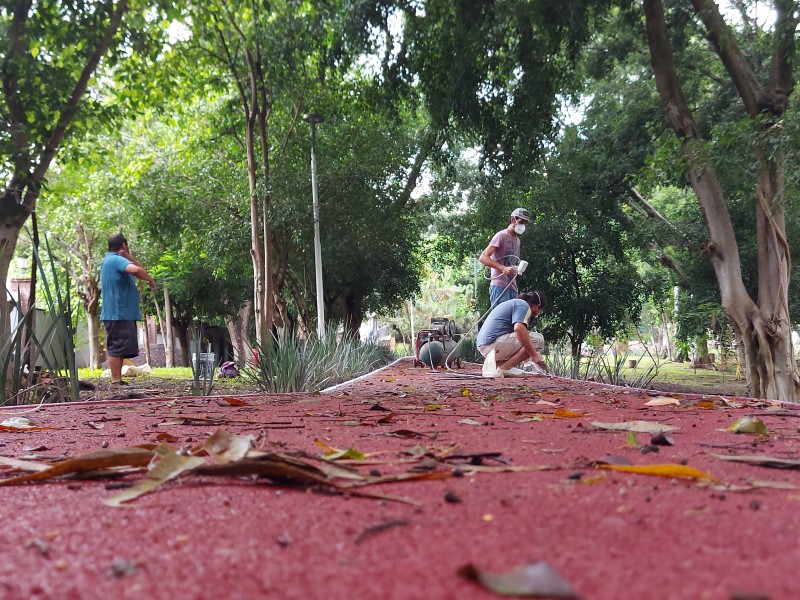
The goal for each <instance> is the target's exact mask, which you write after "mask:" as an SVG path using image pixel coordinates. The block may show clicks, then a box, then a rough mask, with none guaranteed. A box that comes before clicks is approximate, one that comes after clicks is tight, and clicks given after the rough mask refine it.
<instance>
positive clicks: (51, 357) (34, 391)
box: [0, 235, 80, 405]
mask: <svg viewBox="0 0 800 600" xmlns="http://www.w3.org/2000/svg"><path fill="white" fill-rule="evenodd" d="M31 238H32V240H33V239H34V236H33V235H31ZM44 241H45V256H44V257H42V255H41V253H40V252H39V247H38V243H36V242H34V243H32V244H31V248H32V250H33V252H32V257H31V260H32V261H33V265H32V266H33V267H34V268H35V269H36V270H37V271H38V273H39V284H40V288H41V290H42V296H43V298H44V301H45V304H46V306H47V312H48V313H49V314H50V315H51V316H52V317H53V319H52V322H51V323H50V325H49V326H48V328H47V329H46V330H45V332H44V334H43V335H42V336H41V339H40V338H39V337H38V336H37V335H36V332H35V330H34V327H33V318H34V314H35V309H34V307H30V309H29V310H28V311H27V312H26V313H25V315H22V314H21V312H22V311H21V310H19V313H20V316H21V318H20V319H19V322H18V323H17V325H16V327H15V328H14V329H13V331H12V332H11V335H10V336H9V338H8V339H7V340H4V342H3V344H2V346H1V347H0V404H5V405H18V404H31V403H36V402H64V401H77V400H79V399H80V390H79V388H78V368H77V364H76V362H75V328H74V327H73V322H72V316H73V314H72V313H73V309H72V304H71V302H70V299H71V296H72V294H71V290H70V279H69V276H66V277H65V275H66V273H64V272H63V271H61V270H58V269H56V264H55V259H54V258H53V253H52V252H51V250H50V244H49V242H48V240H47V237H45V238H44ZM43 258H46V261H45V260H43ZM45 267H49V271H50V276H49V277H48V274H47V272H46V270H45ZM62 278H63V282H62V281H61V279H62ZM5 293H6V294H8V295H9V296H10V297H11V303H12V305H14V306H17V303H16V302H15V301H14V298H13V296H12V295H11V294H10V292H9V291H8V290H7V289H6V290H5ZM17 308H18V309H19V308H20V307H19V306H17ZM26 338H27V339H26ZM36 357H40V358H41V359H42V362H43V363H44V371H43V372H41V373H37V371H36V369H35V366H34V365H35V362H36ZM31 363H33V364H31Z"/></svg>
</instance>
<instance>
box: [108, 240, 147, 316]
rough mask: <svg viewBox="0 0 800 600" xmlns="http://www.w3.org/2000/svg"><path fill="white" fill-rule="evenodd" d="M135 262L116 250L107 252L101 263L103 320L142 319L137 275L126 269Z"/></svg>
mask: <svg viewBox="0 0 800 600" xmlns="http://www.w3.org/2000/svg"><path fill="white" fill-rule="evenodd" d="M130 264H133V263H131V261H129V260H128V259H127V258H122V257H121V256H120V255H119V254H116V253H115V252H106V255H105V257H104V258H103V264H102V265H100V290H101V292H102V299H103V307H102V310H101V311H100V320H101V321H141V320H142V309H141V306H140V304H139V292H138V290H137V289H136V277H134V276H133V275H131V274H130V273H128V272H127V271H126V270H125V267H127V266H128V265H130Z"/></svg>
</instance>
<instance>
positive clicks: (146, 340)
mask: <svg viewBox="0 0 800 600" xmlns="http://www.w3.org/2000/svg"><path fill="white" fill-rule="evenodd" d="M148 325H149V324H148V322H147V316H146V315H145V317H144V321H142V322H141V326H142V327H143V328H144V335H143V336H142V337H143V338H144V361H145V362H146V363H147V364H148V365H149V364H152V362H153V360H152V357H151V356H150V327H149V326H148Z"/></svg>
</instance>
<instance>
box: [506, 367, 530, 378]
mask: <svg viewBox="0 0 800 600" xmlns="http://www.w3.org/2000/svg"><path fill="white" fill-rule="evenodd" d="M500 372H501V373H502V374H503V377H525V376H526V375H530V373H527V372H526V371H523V370H522V369H518V368H517V367H511V368H510V369H502V370H500Z"/></svg>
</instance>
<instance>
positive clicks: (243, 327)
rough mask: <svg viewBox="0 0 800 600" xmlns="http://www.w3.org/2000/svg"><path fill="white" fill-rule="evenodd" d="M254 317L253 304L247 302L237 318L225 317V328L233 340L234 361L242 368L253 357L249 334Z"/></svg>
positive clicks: (238, 312) (237, 314)
mask: <svg viewBox="0 0 800 600" xmlns="http://www.w3.org/2000/svg"><path fill="white" fill-rule="evenodd" d="M252 317H253V304H252V302H246V303H245V304H244V306H242V307H241V308H240V309H239V310H238V311H237V313H236V316H234V317H231V316H228V315H226V316H225V326H226V327H227V329H228V335H229V336H230V338H231V345H233V353H234V360H235V361H236V363H237V364H238V365H239V366H240V367H243V366H245V365H246V364H247V363H248V362H249V361H250V357H251V355H252V350H251V346H250V339H249V335H248V333H247V332H248V329H249V328H250V319H252Z"/></svg>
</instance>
